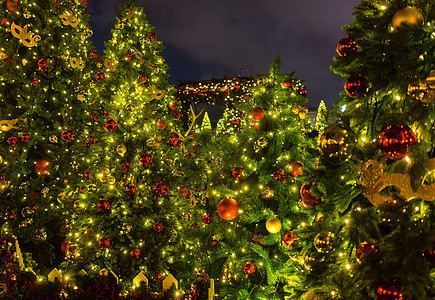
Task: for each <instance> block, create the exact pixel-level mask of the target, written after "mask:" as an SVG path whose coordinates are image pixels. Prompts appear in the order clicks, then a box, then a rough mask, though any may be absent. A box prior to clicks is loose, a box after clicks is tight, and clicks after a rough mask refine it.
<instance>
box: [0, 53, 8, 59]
mask: <svg viewBox="0 0 435 300" xmlns="http://www.w3.org/2000/svg"><path fill="white" fill-rule="evenodd" d="M6 58H8V56H7V55H6V53H4V52H3V51H0V59H6Z"/></svg>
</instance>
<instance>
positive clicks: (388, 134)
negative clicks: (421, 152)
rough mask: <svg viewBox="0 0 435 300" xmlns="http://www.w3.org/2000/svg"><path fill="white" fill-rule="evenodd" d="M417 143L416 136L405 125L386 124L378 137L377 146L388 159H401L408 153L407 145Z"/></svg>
mask: <svg viewBox="0 0 435 300" xmlns="http://www.w3.org/2000/svg"><path fill="white" fill-rule="evenodd" d="M416 144H417V136H416V135H415V133H414V132H413V131H412V130H411V128H409V127H408V126H406V125H391V126H388V127H387V128H386V129H385V130H384V131H383V132H382V134H381V137H380V138H379V148H381V151H382V153H384V155H385V156H387V157H388V158H390V159H394V160H397V159H401V158H403V157H404V156H405V155H406V154H407V153H408V147H410V146H412V145H416Z"/></svg>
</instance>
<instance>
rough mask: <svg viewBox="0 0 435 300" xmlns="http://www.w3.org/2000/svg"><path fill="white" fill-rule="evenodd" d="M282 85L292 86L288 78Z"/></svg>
mask: <svg viewBox="0 0 435 300" xmlns="http://www.w3.org/2000/svg"><path fill="white" fill-rule="evenodd" d="M282 86H283V87H285V88H291V87H292V86H293V83H292V82H291V81H290V80H286V81H283V82H282Z"/></svg>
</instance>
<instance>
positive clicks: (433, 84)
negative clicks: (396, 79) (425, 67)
mask: <svg viewBox="0 0 435 300" xmlns="http://www.w3.org/2000/svg"><path fill="white" fill-rule="evenodd" d="M408 93H409V95H411V97H413V98H414V99H416V100H420V101H421V102H423V103H426V104H429V103H433V102H435V70H432V71H431V72H430V73H429V76H428V77H427V78H426V80H424V81H419V82H416V83H413V84H411V85H409V87H408Z"/></svg>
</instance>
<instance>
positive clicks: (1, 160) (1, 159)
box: [0, 155, 3, 164]
mask: <svg viewBox="0 0 435 300" xmlns="http://www.w3.org/2000/svg"><path fill="white" fill-rule="evenodd" d="M2 162H3V157H2V156H1V155H0V164H1V163H2Z"/></svg>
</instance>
